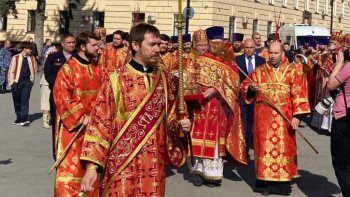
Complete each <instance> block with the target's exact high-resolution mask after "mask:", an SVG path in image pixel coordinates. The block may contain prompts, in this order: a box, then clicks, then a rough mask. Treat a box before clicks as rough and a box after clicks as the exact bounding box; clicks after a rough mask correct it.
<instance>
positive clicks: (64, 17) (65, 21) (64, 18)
mask: <svg viewBox="0 0 350 197" xmlns="http://www.w3.org/2000/svg"><path fill="white" fill-rule="evenodd" d="M59 32H60V33H61V34H65V33H68V32H69V14H68V11H60V26H59Z"/></svg>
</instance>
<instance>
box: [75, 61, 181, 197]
mask: <svg viewBox="0 0 350 197" xmlns="http://www.w3.org/2000/svg"><path fill="white" fill-rule="evenodd" d="M159 75H160V76H161V77H160V76H159ZM159 77H160V79H159V80H161V81H160V82H159V85H158V86H156V87H155V86H152V84H153V83H154V82H155V81H157V79H158V78H159ZM165 86H167V87H165ZM154 88H156V89H155V91H156V93H157V94H158V95H157V97H155V98H154V100H152V102H153V103H154V104H152V103H149V104H150V105H149V104H146V105H145V103H144V101H145V100H146V98H147V97H146V95H147V93H149V92H152V91H153V90H152V89H154ZM165 90H167V91H166V92H167V93H166V94H165V95H164V93H163V91H165ZM176 96H177V80H176V79H175V78H174V77H173V76H172V75H170V74H165V73H164V72H163V71H161V70H159V69H155V70H154V71H153V73H143V72H139V71H137V70H136V69H134V68H133V67H132V66H131V65H129V64H128V65H126V66H124V67H121V68H120V69H118V70H117V71H116V72H112V73H110V76H109V78H107V79H106V81H105V82H104V84H103V86H102V88H101V91H100V93H99V96H98V98H97V100H96V107H95V108H94V109H93V111H92V119H91V122H90V124H89V127H88V131H87V135H86V136H85V139H84V148H83V151H82V155H81V158H80V159H81V160H83V161H89V162H94V163H96V164H98V165H99V166H100V167H101V168H102V169H104V170H105V173H104V177H103V179H102V182H101V185H100V196H103V197H104V196H124V197H126V196H130V197H131V196H139V197H142V196H164V193H165V176H166V174H165V164H166V161H168V162H170V163H171V164H172V165H175V166H181V165H183V164H184V162H185V158H186V157H185V156H186V153H185V150H184V148H183V146H182V145H181V143H180V141H179V137H178V131H177V129H176V127H177V124H178V122H177V119H176V117H175V116H174V115H175V114H174V110H175V105H174V103H175V100H176ZM145 97H146V98H145ZM165 98H167V101H165V100H166V99H165ZM164 102H167V103H168V106H167V107H166V108H167V110H164V111H163V113H162V115H163V116H161V117H160V118H159V121H160V122H158V123H159V126H157V127H155V128H154V129H153V131H149V130H145V131H143V130H142V129H140V127H141V125H139V124H140V123H142V122H143V123H145V119H144V118H145V117H143V116H141V117H137V116H136V117H133V116H134V115H135V114H134V112H135V111H136V113H138V111H139V107H140V106H141V107H143V106H146V111H149V113H151V114H153V113H156V112H157V113H159V112H158V111H157V109H156V108H154V107H157V106H159V105H163V104H164ZM147 103H148V101H147ZM151 104H152V105H151ZM148 105H149V106H148ZM165 111H167V112H166V113H165ZM132 114H134V115H132ZM149 117H150V116H148V117H146V119H147V118H149ZM134 119H136V120H137V119H140V120H139V122H136V123H135V125H134V126H131V127H128V129H127V130H126V131H123V128H124V125H125V124H128V123H129V121H133V120H134ZM130 125H133V124H130ZM125 132H126V133H128V135H124V134H125ZM147 132H149V134H148V135H150V136H145V135H146V134H145V133H147ZM123 136H124V137H123ZM140 140H143V142H142V143H138V141H140ZM129 156H130V157H129ZM126 158H130V159H129V160H128V161H125V160H126Z"/></svg>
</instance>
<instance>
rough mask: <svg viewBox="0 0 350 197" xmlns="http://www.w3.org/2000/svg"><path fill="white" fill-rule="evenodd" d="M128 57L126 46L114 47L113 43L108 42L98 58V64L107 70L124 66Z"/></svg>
mask: <svg viewBox="0 0 350 197" xmlns="http://www.w3.org/2000/svg"><path fill="white" fill-rule="evenodd" d="M129 59H130V52H129V49H128V47H121V48H115V47H114V45H113V43H111V44H108V45H106V46H105V48H104V49H103V51H102V54H100V57H99V59H98V61H99V63H100V65H101V66H102V68H103V69H104V70H106V71H107V72H110V71H113V70H115V69H117V68H120V67H122V66H124V65H125V64H126V63H127V62H128V61H129Z"/></svg>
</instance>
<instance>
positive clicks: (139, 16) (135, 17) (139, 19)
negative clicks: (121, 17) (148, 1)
mask: <svg viewBox="0 0 350 197" xmlns="http://www.w3.org/2000/svg"><path fill="white" fill-rule="evenodd" d="M145 16H146V14H145V13H144V12H133V13H132V24H138V23H144V22H145V21H146V20H145Z"/></svg>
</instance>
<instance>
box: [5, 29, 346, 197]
mask: <svg viewBox="0 0 350 197" xmlns="http://www.w3.org/2000/svg"><path fill="white" fill-rule="evenodd" d="M232 37H233V42H232V43H231V42H228V41H227V40H225V39H224V28H223V27H220V26H214V27H209V28H207V29H205V30H203V29H200V30H197V31H194V33H193V34H192V35H190V34H185V35H183V36H182V39H181V40H182V43H181V44H182V47H181V48H182V50H183V51H182V53H180V51H179V50H178V48H179V43H178V40H179V39H178V37H177V36H168V35H165V34H161V33H160V32H159V30H158V29H157V28H156V27H155V26H152V25H149V24H145V23H140V24H137V25H135V26H134V27H132V29H131V31H130V32H123V31H120V30H117V31H115V32H114V33H113V34H112V35H109V36H108V35H106V30H105V29H104V28H97V29H95V30H94V31H93V32H82V33H80V34H79V35H78V36H77V37H75V36H74V35H72V34H65V35H63V36H62V38H61V41H60V43H61V44H60V46H52V41H51V40H50V39H47V40H46V42H45V45H44V47H43V49H42V51H41V56H40V59H39V57H38V53H37V52H36V54H32V51H33V49H34V48H35V47H34V45H33V44H32V43H30V42H25V43H23V45H22V47H21V48H22V52H21V53H20V54H18V55H15V56H13V57H12V58H11V54H10V53H9V46H10V42H9V41H6V42H5V44H4V48H3V49H1V50H0V57H1V59H0V69H1V74H0V88H1V89H0V91H1V93H3V92H4V93H6V91H7V89H6V87H7V85H9V86H11V92H12V96H13V102H14V107H15V112H16V115H17V118H16V120H15V121H14V124H16V125H21V126H28V125H29V124H30V122H29V121H28V118H27V117H28V108H29V97H30V92H31V89H32V86H33V83H34V80H35V77H36V67H37V62H38V61H40V63H41V65H44V69H43V70H44V72H43V75H42V76H41V80H40V87H41V110H42V111H43V127H44V128H48V129H49V128H52V140H53V157H54V159H55V160H57V162H58V165H57V166H58V167H57V172H56V179H55V196H77V195H86V196H98V195H99V196H110V195H112V196H164V194H165V165H166V164H170V165H173V166H176V167H179V166H182V165H184V164H185V163H186V161H187V165H188V167H189V168H190V172H191V175H192V178H193V179H192V182H193V184H194V185H195V186H202V185H207V186H208V187H219V186H220V185H221V180H222V178H223V171H224V170H223V168H224V160H226V161H228V162H231V163H232V164H233V165H237V166H245V165H247V161H248V159H253V160H254V164H255V176H256V184H255V187H254V191H255V192H258V193H261V194H262V195H270V194H278V195H290V194H291V192H292V190H291V180H292V179H293V178H296V177H298V171H297V147H296V136H295V135H296V130H297V129H298V126H299V123H300V121H301V120H302V119H303V118H306V117H310V116H311V118H312V122H311V126H313V127H315V128H317V129H325V130H329V131H331V153H332V161H333V166H334V169H335V174H336V176H337V178H338V181H339V185H340V187H341V190H342V192H343V195H344V196H350V179H349V177H350V175H349V173H350V163H349V162H350V154H349V151H350V135H349V134H348V131H349V130H350V126H349V124H350V119H349V116H350V114H349V113H350V112H349V110H347V108H349V107H348V106H349V104H348V103H350V65H349V63H347V62H348V61H349V51H348V50H347V48H348V47H349V38H350V36H349V35H343V34H341V33H340V32H334V33H333V34H332V36H331V38H330V39H327V38H322V39H318V38H313V37H312V36H310V37H308V39H307V41H306V43H305V45H304V46H303V47H301V48H300V49H296V50H294V51H292V50H291V46H290V44H289V43H281V41H280V40H279V36H278V34H277V33H275V34H271V35H269V36H268V40H267V41H266V45H265V46H263V45H262V41H261V35H260V34H259V33H254V34H253V35H252V36H251V38H247V39H244V35H243V34H239V33H234V34H233V35H232ZM179 53H180V54H182V58H180V56H179ZM181 60H182V62H180V61H181ZM180 64H182V65H183V72H184V81H183V83H184V84H183V85H184V100H185V103H184V105H185V110H184V111H181V110H180V108H181V105H182V104H181V103H179V98H178V97H179V94H178V85H179V81H178V76H179V72H180V71H179V65H180ZM180 96H181V95H180ZM328 98H333V100H334V103H333V100H332V102H331V104H329V105H328V104H327V103H324V99H328ZM318 103H320V104H318ZM317 104H318V105H322V107H323V108H324V111H325V112H326V113H320V112H319V110H313V109H314V108H317ZM50 117H51V121H50ZM331 120H333V121H331ZM50 122H51V123H50ZM252 148H253V149H254V155H253V156H252V157H251V156H250V154H249V153H250V149H252ZM66 150H68V151H66ZM315 189H316V188H315Z"/></svg>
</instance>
